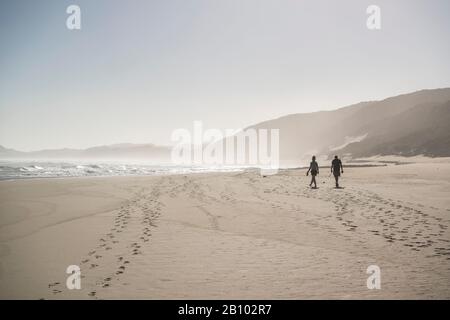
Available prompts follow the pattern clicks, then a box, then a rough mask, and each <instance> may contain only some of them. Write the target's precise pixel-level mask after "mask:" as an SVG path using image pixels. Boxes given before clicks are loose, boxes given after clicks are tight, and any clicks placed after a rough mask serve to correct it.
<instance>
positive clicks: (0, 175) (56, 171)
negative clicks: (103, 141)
mask: <svg viewBox="0 0 450 320" xmlns="http://www.w3.org/2000/svg"><path fill="white" fill-rule="evenodd" d="M240 170H243V168H242V167H199V166H196V167H194V166H192V167H182V166H170V165H165V166H155V165H145V164H139V165H138V164H123V163H81V164H80V163H72V162H37V161H32V162H24V161H0V179H1V180H5V179H20V178H51V177H82V176H128V175H159V174H181V173H183V174H188V173H195V172H214V171H240Z"/></svg>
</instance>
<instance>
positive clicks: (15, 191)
mask: <svg viewBox="0 0 450 320" xmlns="http://www.w3.org/2000/svg"><path fill="white" fill-rule="evenodd" d="M305 173H306V170H299V169H298V170H294V169H292V170H282V171H280V172H279V174H277V175H274V176H269V177H262V176H261V175H260V174H259V172H258V171H256V170H255V171H252V170H250V171H245V172H234V173H204V174H190V175H170V176H169V175H165V176H142V177H101V178H93V177H81V178H62V179H24V180H15V181H1V182H0V212H1V216H0V298H1V299H18V298H25V299H42V298H43V299H120V298H125V299H131V298H137V299H185V298H186V299H201V298H203V299H388V298H393V299H402V298H406V299H418V298H424V299H429V298H437V299H449V298H450V287H449V285H448V283H449V281H450V232H449V225H450V161H448V160H445V161H436V162H421V163H411V164H405V165H389V166H385V167H370V168H369V167H367V168H348V169H346V170H345V173H344V175H343V179H342V186H343V188H342V189H335V188H334V185H333V179H332V177H329V172H328V169H326V168H323V169H322V171H321V173H320V175H319V176H318V179H317V180H318V183H319V188H318V189H315V190H314V189H310V188H309V187H308V183H309V177H306V176H305ZM69 265H78V266H80V268H81V275H82V280H81V286H82V288H81V290H68V289H67V288H66V278H67V276H68V275H67V274H66V268H67V266H69ZM369 265H378V266H379V267H380V269H381V289H380V290H369V289H368V288H367V286H366V279H367V277H368V274H366V269H367V267H368V266H369Z"/></svg>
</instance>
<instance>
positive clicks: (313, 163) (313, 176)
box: [306, 156, 319, 189]
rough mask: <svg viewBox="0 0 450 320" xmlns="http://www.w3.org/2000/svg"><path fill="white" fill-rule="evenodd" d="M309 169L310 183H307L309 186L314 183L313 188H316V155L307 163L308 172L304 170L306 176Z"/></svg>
mask: <svg viewBox="0 0 450 320" xmlns="http://www.w3.org/2000/svg"><path fill="white" fill-rule="evenodd" d="M310 171H311V183H310V184H309V186H310V187H312V184H313V183H314V189H317V183H316V175H318V174H319V164H318V163H317V161H316V156H313V157H312V161H311V163H310V164H309V169H308V172H306V176H308V174H309V172H310Z"/></svg>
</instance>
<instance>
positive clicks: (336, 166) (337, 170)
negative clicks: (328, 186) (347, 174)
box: [331, 156, 344, 188]
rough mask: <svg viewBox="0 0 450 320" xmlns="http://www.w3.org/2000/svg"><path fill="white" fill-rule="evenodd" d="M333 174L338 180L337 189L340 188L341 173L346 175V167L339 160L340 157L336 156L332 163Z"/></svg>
mask: <svg viewBox="0 0 450 320" xmlns="http://www.w3.org/2000/svg"><path fill="white" fill-rule="evenodd" d="M331 172H332V173H333V175H334V179H335V180H336V188H339V176H340V175H341V173H344V167H343V166H342V162H341V160H340V159H338V156H334V159H333V161H332V162H331Z"/></svg>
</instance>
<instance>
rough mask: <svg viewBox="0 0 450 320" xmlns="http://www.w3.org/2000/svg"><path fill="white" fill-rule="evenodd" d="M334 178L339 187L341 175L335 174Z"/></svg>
mask: <svg viewBox="0 0 450 320" xmlns="http://www.w3.org/2000/svg"><path fill="white" fill-rule="evenodd" d="M334 179H335V180H336V188H339V176H338V175H337V174H335V175H334Z"/></svg>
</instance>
